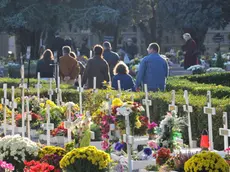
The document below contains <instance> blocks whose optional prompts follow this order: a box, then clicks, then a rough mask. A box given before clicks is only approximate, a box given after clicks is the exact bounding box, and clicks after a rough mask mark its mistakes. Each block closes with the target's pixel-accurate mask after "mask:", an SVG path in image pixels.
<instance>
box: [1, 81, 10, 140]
mask: <svg viewBox="0 0 230 172" xmlns="http://www.w3.org/2000/svg"><path fill="white" fill-rule="evenodd" d="M3 91H4V97H3V98H2V99H1V101H2V102H1V103H2V105H3V108H4V114H3V115H4V128H3V130H4V135H5V136H6V134H7V133H6V127H7V126H6V116H7V114H6V113H7V112H6V109H7V106H8V105H9V100H8V99H7V84H3Z"/></svg>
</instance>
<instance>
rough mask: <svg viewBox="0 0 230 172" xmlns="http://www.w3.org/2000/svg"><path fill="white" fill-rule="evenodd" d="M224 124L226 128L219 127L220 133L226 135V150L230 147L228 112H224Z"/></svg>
mask: <svg viewBox="0 0 230 172" xmlns="http://www.w3.org/2000/svg"><path fill="white" fill-rule="evenodd" d="M223 125H224V128H220V129H219V134H220V135H221V136H224V150H226V149H227V148H228V137H230V130H229V129H228V114H227V112H224V113H223Z"/></svg>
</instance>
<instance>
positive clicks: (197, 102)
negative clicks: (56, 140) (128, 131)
mask: <svg viewBox="0 0 230 172" xmlns="http://www.w3.org/2000/svg"><path fill="white" fill-rule="evenodd" d="M107 93H109V94H111V95H113V96H114V97H116V96H117V92H116V91H108V90H99V91H98V93H96V94H95V95H93V93H92V91H89V90H87V91H85V92H84V93H83V106H84V109H85V110H89V111H90V112H91V113H93V112H95V111H96V110H97V109H98V108H99V106H100V104H101V102H102V101H103V100H105V97H106V94H107ZM10 94H11V91H10V90H8V96H9V98H10V96H11V95H10ZM132 94H134V99H135V101H137V102H141V100H142V99H144V97H145V95H144V93H143V92H141V93H129V92H123V95H122V100H131V96H132ZM26 95H36V89H31V90H29V92H26ZM62 95H63V101H65V102H66V101H73V102H76V103H77V102H78V101H79V95H78V92H77V91H76V90H74V89H65V90H62ZM0 96H1V97H3V92H2V90H0ZM16 96H21V94H20V90H19V89H17V90H16ZM47 96H48V95H47V90H45V89H42V90H41V97H47ZM149 97H150V99H151V100H152V103H153V106H151V107H150V113H151V121H155V122H159V121H160V120H161V119H162V118H163V116H164V115H165V114H166V113H167V111H168V104H169V103H170V101H171V92H164V93H150V94H149ZM189 97H190V104H191V105H192V106H193V108H194V112H193V113H192V114H191V122H192V133H193V140H197V141H198V143H199V139H200V136H201V133H202V130H203V129H207V128H208V122H207V121H208V120H207V119H208V116H207V115H205V114H204V113H203V106H205V104H206V97H205V96H198V95H192V94H190V95H189ZM212 102H213V107H216V111H217V115H215V116H213V136H214V147H215V149H218V150H222V149H223V137H222V136H219V128H220V127H222V126H223V124H222V113H223V112H224V111H225V112H228V113H230V99H216V98H213V99H212ZM176 104H177V105H178V108H179V112H178V115H179V116H186V114H185V113H184V112H183V105H184V104H185V101H184V98H183V91H182V90H180V91H178V92H177V94H176ZM183 137H184V140H185V143H188V134H187V128H185V129H184V130H183Z"/></svg>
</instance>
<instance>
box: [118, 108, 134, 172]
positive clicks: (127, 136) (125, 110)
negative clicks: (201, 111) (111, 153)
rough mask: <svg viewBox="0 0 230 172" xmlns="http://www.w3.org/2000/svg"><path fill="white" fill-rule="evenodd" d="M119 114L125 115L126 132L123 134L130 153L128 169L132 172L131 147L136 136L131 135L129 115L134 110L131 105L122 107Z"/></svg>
mask: <svg viewBox="0 0 230 172" xmlns="http://www.w3.org/2000/svg"><path fill="white" fill-rule="evenodd" d="M117 112H118V115H122V116H125V126H126V134H124V135H123V141H124V142H126V144H127V154H128V171H129V172H132V157H131V151H132V150H131V147H132V145H133V143H134V137H133V136H131V135H130V122H129V115H130V114H131V112H132V110H131V108H129V107H124V106H122V107H120V108H118V109H117Z"/></svg>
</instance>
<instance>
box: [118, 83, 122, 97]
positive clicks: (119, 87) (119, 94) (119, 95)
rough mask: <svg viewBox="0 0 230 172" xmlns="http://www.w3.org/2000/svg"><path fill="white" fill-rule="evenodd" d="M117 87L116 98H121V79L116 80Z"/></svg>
mask: <svg viewBox="0 0 230 172" xmlns="http://www.w3.org/2000/svg"><path fill="white" fill-rule="evenodd" d="M117 88H118V98H121V95H122V93H121V81H120V80H118V81H117Z"/></svg>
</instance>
